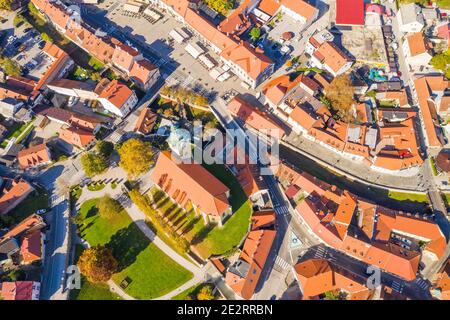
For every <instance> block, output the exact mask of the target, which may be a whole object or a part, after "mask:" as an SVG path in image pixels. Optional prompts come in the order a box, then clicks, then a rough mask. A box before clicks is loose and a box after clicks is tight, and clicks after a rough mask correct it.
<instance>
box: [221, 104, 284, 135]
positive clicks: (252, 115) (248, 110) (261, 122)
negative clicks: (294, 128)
mask: <svg viewBox="0 0 450 320" xmlns="http://www.w3.org/2000/svg"><path fill="white" fill-rule="evenodd" d="M227 108H228V110H229V111H230V112H231V114H232V115H233V116H235V117H239V118H240V119H241V120H242V121H244V122H245V123H246V124H248V125H249V126H250V127H252V128H254V129H256V130H259V131H264V130H270V131H269V132H268V134H269V135H271V136H273V137H274V138H277V139H281V138H282V137H283V136H284V135H285V131H284V129H283V128H282V127H281V126H280V125H278V124H277V123H276V122H275V121H274V120H272V119H270V118H269V117H270V116H269V115H268V114H266V113H264V112H263V111H261V110H259V109H258V108H257V107H255V106H253V105H251V104H250V103H248V102H246V101H245V100H243V99H241V98H239V97H237V96H236V97H234V98H233V99H232V100H231V101H230V102H229V103H228V105H227Z"/></svg>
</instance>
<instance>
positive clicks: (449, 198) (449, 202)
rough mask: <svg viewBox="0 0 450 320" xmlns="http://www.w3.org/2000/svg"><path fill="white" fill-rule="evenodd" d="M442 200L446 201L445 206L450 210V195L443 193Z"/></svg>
mask: <svg viewBox="0 0 450 320" xmlns="http://www.w3.org/2000/svg"><path fill="white" fill-rule="evenodd" d="M441 195H442V200H444V203H445V206H446V207H447V208H450V193H442V194H441Z"/></svg>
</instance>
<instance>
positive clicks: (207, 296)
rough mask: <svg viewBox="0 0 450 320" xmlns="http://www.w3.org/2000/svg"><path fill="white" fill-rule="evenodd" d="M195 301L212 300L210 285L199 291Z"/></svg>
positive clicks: (212, 294)
mask: <svg viewBox="0 0 450 320" xmlns="http://www.w3.org/2000/svg"><path fill="white" fill-rule="evenodd" d="M197 300H214V293H213V292H212V288H211V286H210V285H206V286H204V287H203V288H201V289H200V291H199V292H198V294H197Z"/></svg>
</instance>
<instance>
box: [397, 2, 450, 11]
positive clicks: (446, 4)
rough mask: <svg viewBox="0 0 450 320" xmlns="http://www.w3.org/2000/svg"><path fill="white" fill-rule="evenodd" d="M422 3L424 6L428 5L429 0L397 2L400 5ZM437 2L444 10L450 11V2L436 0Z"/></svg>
mask: <svg viewBox="0 0 450 320" xmlns="http://www.w3.org/2000/svg"><path fill="white" fill-rule="evenodd" d="M412 2H415V3H420V4H422V5H427V4H428V0H397V3H398V4H406V3H412ZM433 2H435V3H436V4H437V5H438V6H439V7H440V8H442V9H450V0H436V1H433Z"/></svg>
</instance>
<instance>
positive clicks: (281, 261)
mask: <svg viewBox="0 0 450 320" xmlns="http://www.w3.org/2000/svg"><path fill="white" fill-rule="evenodd" d="M275 263H276V264H277V265H279V266H280V267H281V268H283V269H285V270H287V269H289V268H290V267H291V265H290V264H289V263H288V262H286V260H284V259H283V258H282V257H280V256H277V257H276V259H275Z"/></svg>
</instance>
